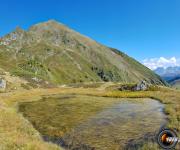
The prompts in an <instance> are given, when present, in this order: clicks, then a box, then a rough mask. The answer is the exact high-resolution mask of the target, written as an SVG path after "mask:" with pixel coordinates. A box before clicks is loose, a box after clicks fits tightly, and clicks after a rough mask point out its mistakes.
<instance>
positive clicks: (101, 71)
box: [0, 20, 166, 85]
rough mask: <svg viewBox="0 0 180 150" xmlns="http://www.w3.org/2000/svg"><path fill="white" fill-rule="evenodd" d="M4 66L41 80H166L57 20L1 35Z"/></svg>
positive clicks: (0, 65) (0, 62)
mask: <svg viewBox="0 0 180 150" xmlns="http://www.w3.org/2000/svg"><path fill="white" fill-rule="evenodd" d="M0 68H3V69H4V70H6V71H8V72H10V73H11V74H12V75H15V76H20V77H22V78H24V79H26V80H28V81H31V82H37V83H41V82H42V83H46V84H48V83H51V84H68V83H79V82H102V81H105V82H107V81H113V82H122V83H130V82H136V83H137V82H139V81H142V80H145V81H147V82H149V83H152V84H159V85H165V84H166V83H165V82H164V81H163V80H162V79H161V78H160V77H159V76H158V75H156V74H155V73H154V72H153V71H151V70H150V69H148V68H147V67H145V66H143V65H142V64H140V63H139V62H138V61H136V60H134V59H133V58H131V57H129V56H127V55H126V54H124V53H123V52H120V51H118V50H116V49H113V48H109V47H107V46H104V45H102V44H100V43H98V42H96V41H94V40H92V39H90V38H88V37H86V36H83V35H81V34H80V33H78V32H76V31H73V30H72V29H70V28H68V27H67V26H65V25H63V24H61V23H58V22H56V21H54V20H50V21H47V22H43V23H39V24H36V25H34V26H32V27H31V28H30V29H29V30H27V31H25V30H23V29H21V28H16V30H15V31H13V32H11V33H9V34H7V35H6V36H4V37H2V38H0Z"/></svg>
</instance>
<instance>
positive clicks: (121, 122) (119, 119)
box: [44, 99, 166, 150]
mask: <svg viewBox="0 0 180 150" xmlns="http://www.w3.org/2000/svg"><path fill="white" fill-rule="evenodd" d="M165 120H166V119H165V115H164V114H163V105H162V104H161V103H159V102H158V101H155V100H152V99H140V100H139V101H137V100H136V101H134V100H131V99H127V100H123V101H122V102H120V103H118V104H116V105H114V106H111V107H109V108H106V109H105V110H103V111H102V112H100V113H99V114H97V115H95V116H93V117H91V118H89V119H88V120H87V121H86V122H84V123H82V124H80V125H78V126H77V127H75V128H74V130H73V131H72V132H70V133H68V134H66V135H65V136H64V137H62V138H58V139H57V138H56V139H51V141H53V142H55V143H59V144H60V145H61V146H64V147H65V148H66V149H73V150H80V149H82V150H89V149H90V150H93V149H98V150H115V149H122V148H123V147H125V146H126V147H127V145H128V144H129V141H136V140H137V141H138V140H139V139H141V140H143V137H145V136H149V135H154V134H155V132H156V131H157V130H158V129H159V128H160V126H161V125H163V124H165ZM44 139H45V140H49V138H48V137H44Z"/></svg>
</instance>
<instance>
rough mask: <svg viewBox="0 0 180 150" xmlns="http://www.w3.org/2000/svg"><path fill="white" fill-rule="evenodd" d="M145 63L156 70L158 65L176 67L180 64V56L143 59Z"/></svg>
mask: <svg viewBox="0 0 180 150" xmlns="http://www.w3.org/2000/svg"><path fill="white" fill-rule="evenodd" d="M143 64H144V65H145V66H147V67H148V68H150V69H152V70H155V69H156V68H158V67H163V68H167V67H175V66H180V58H176V57H172V58H164V57H160V58H150V59H145V60H143Z"/></svg>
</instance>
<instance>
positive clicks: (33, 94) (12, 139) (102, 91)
mask: <svg viewBox="0 0 180 150" xmlns="http://www.w3.org/2000/svg"><path fill="white" fill-rule="evenodd" d="M104 87H106V86H104ZM63 95H69V96H70V97H72V98H73V97H74V96H76V95H88V96H93V99H92V101H91V102H89V101H84V99H80V98H79V99H76V100H71V101H69V103H71V105H72V104H73V103H76V105H77V103H78V105H81V104H82V103H80V102H82V101H83V104H86V105H87V106H92V107H87V108H86V109H84V108H82V109H84V110H83V112H84V113H83V114H78V110H77V108H76V107H74V109H73V110H72V112H71V113H72V114H73V113H77V114H78V115H80V117H78V118H76V117H74V118H72V122H73V123H74V125H76V124H78V123H79V122H81V121H82V120H83V119H84V118H85V117H86V116H91V115H94V114H95V113H97V112H98V111H100V110H101V109H103V108H105V107H107V106H109V105H111V104H114V103H115V102H116V101H115V100H111V99H110V100H106V101H100V100H99V99H98V100H97V98H96V97H101V98H103V97H112V98H147V97H149V98H153V99H157V100H159V101H160V102H161V103H163V104H164V105H165V110H164V112H165V114H166V115H167V117H168V124H167V126H168V127H170V128H175V129H176V130H177V131H178V134H179V133H180V132H179V131H180V92H179V91H178V90H173V89H170V88H163V87H154V88H151V89H150V90H149V91H141V92H128V91H118V90H111V88H110V89H108V88H102V86H101V87H99V86H98V87H97V88H96V87H95V88H94V87H93V88H92V87H91V88H88V87H86V88H83V87H77V88H75V87H73V88H72V87H71V88H70V87H69V88H52V89H32V90H21V91H16V92H11V93H1V94H0V100H1V103H0V108H1V109H0V143H1V144H0V149H2V150H4V149H5V150H6V149H7V150H8V149H10V150H16V149H19V150H26V149H27V150H36V149H37V150H46V149H47V150H51V149H52V150H56V149H61V148H60V147H58V146H56V145H55V144H52V143H48V142H44V141H43V140H42V138H41V136H40V133H39V132H38V131H37V130H36V129H35V128H34V127H36V125H34V126H33V125H32V124H31V123H30V121H28V120H27V119H25V118H24V116H23V115H22V113H20V112H19V111H18V109H19V105H20V104H22V105H21V108H20V109H25V107H23V103H24V102H29V103H31V102H32V101H36V102H37V103H39V104H41V101H45V103H48V101H47V100H46V99H47V98H48V97H57V96H58V97H59V96H61V100H62V102H61V103H60V102H56V103H55V104H56V105H54V106H53V108H55V109H56V108H61V107H62V106H61V105H62V104H63V101H65V98H67V97H63ZM52 101H53V99H52ZM52 105H53V103H52ZM43 107H45V108H44V109H47V110H48V107H47V108H46V105H43ZM79 107H80V106H79ZM92 108H93V109H92ZM49 111H50V110H49ZM40 113H41V115H42V116H43V112H40ZM52 113H53V112H52ZM62 113H63V112H62ZM49 115H51V112H50V113H49ZM32 117H33V116H32ZM66 118H68V116H66V115H65V116H64V118H62V120H63V119H66ZM39 119H40V121H41V118H39ZM51 120H52V121H53V118H52V119H51V116H49V121H51ZM58 122H61V119H60V120H58ZM70 128H71V127H68V126H67V128H65V129H64V131H68V130H69V129H70ZM42 130H45V129H42ZM47 131H48V130H45V131H44V132H47ZM51 131H54V132H55V133H57V136H58V135H61V134H63V132H60V131H57V130H51ZM50 134H51V133H50ZM52 134H54V133H52ZM179 135H180V134H179ZM142 149H144V150H149V149H152V150H153V149H154V150H156V149H159V148H158V146H157V144H153V143H147V144H145V145H144V146H142Z"/></svg>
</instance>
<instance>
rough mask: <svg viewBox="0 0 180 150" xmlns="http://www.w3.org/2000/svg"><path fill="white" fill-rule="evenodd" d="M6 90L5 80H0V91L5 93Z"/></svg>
mask: <svg viewBox="0 0 180 150" xmlns="http://www.w3.org/2000/svg"><path fill="white" fill-rule="evenodd" d="M5 89H6V80H4V79H2V78H0V91H5Z"/></svg>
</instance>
